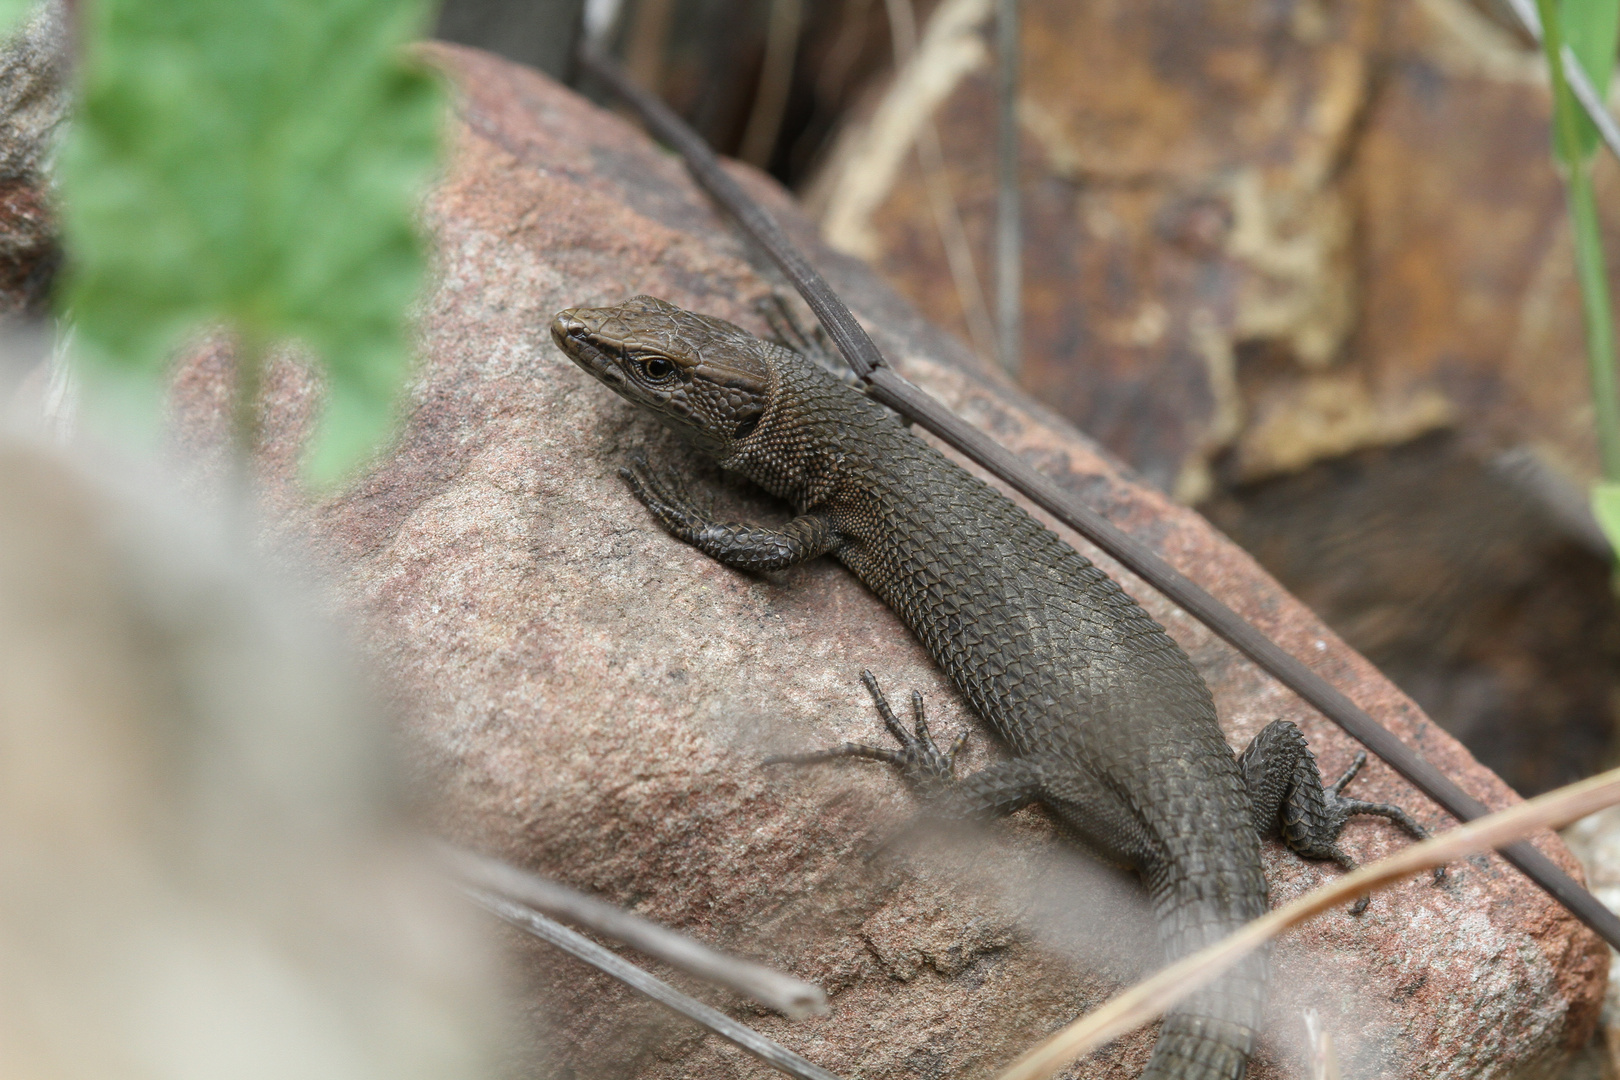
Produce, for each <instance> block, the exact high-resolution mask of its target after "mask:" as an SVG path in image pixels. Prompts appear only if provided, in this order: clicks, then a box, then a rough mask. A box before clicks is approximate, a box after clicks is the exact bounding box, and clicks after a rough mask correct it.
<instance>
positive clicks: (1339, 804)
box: [1238, 720, 1444, 914]
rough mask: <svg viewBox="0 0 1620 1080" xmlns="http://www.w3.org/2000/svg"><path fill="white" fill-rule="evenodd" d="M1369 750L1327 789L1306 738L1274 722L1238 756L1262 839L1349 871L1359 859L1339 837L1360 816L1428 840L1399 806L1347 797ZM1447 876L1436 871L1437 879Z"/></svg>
mask: <svg viewBox="0 0 1620 1080" xmlns="http://www.w3.org/2000/svg"><path fill="white" fill-rule="evenodd" d="M1366 761H1367V754H1366V752H1365V751H1363V752H1361V753H1359V754H1357V755H1356V759H1355V761H1353V762H1352V763H1351V764H1350V767H1349V768H1348V769H1346V770H1345V773H1344V775H1343V776H1341V777H1339V779H1337V780H1336V781H1334V782H1333V783H1331V784H1323V782H1322V774H1321V773H1320V772H1319V771H1318V770H1317V767H1316V756H1315V755H1314V754H1312V753H1311V749H1310V747H1309V746H1308V745H1306V742H1305V735H1304V733H1303V732H1301V731H1300V730H1299V728H1298V727H1296V726H1294V725H1293V724H1291V723H1289V722H1288V721H1287V720H1274V721H1272V722H1271V723H1270V724H1268V725H1266V728H1265V730H1263V731H1261V732H1260V734H1258V735H1256V736H1255V737H1254V741H1253V742H1251V743H1249V745H1248V746H1247V747H1246V748H1245V749H1244V751H1243V753H1242V754H1240V755H1238V767H1239V768H1241V769H1242V770H1243V781H1244V784H1245V785H1246V786H1247V787H1248V789H1249V799H1250V801H1251V802H1252V803H1253V805H1254V827H1255V830H1256V831H1257V832H1259V833H1260V835H1262V836H1267V835H1271V834H1273V833H1275V834H1279V835H1280V836H1281V837H1282V840H1283V842H1284V843H1285V844H1287V845H1288V847H1289V848H1290V849H1291V850H1293V851H1294V852H1296V853H1298V854H1300V855H1303V856H1305V857H1306V858H1308V859H1332V860H1333V861H1334V862H1336V863H1338V864H1339V865H1340V866H1342V867H1344V868H1345V869H1346V870H1354V869H1355V866H1356V864H1355V860H1353V859H1352V858H1350V856H1349V855H1348V854H1346V853H1345V851H1344V849H1342V848H1340V847H1339V844H1338V840H1339V833H1340V832H1341V831H1342V830H1343V829H1344V825H1345V822H1346V821H1348V820H1349V819H1350V818H1351V817H1353V816H1354V815H1356V814H1371V815H1374V816H1377V817H1382V818H1387V819H1388V820H1390V821H1392V822H1394V823H1395V824H1396V825H1398V826H1400V827H1401V828H1402V829H1404V830H1405V831H1406V832H1407V833H1408V834H1409V835H1410V836H1412V837H1413V838H1414V839H1417V840H1425V839H1427V838H1428V835H1429V834H1428V832H1427V831H1425V830H1424V828H1423V826H1421V825H1419V824H1418V823H1417V822H1416V821H1414V820H1413V819H1412V816H1411V815H1410V814H1408V813H1407V812H1406V811H1405V810H1402V809H1401V808H1400V807H1398V806H1394V805H1391V804H1389V803H1375V802H1365V801H1363V800H1361V799H1349V798H1345V797H1344V795H1343V794H1342V792H1343V791H1344V788H1345V785H1347V784H1348V783H1350V781H1351V780H1353V779H1355V775H1356V773H1358V772H1360V771H1361V767H1362V765H1364V764H1366ZM1443 874H1444V870H1443V868H1437V869H1436V870H1435V878H1436V879H1439V878H1440V877H1441V876H1442V875H1443ZM1366 907H1367V898H1366V897H1362V898H1361V899H1359V900H1357V901H1356V903H1355V905H1354V906H1353V907H1352V908H1351V909H1350V910H1351V912H1352V913H1354V914H1360V913H1361V912H1362V911H1364V910H1366Z"/></svg>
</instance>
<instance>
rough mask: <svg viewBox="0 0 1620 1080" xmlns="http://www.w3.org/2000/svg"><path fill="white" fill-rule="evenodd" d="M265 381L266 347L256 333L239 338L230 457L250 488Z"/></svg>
mask: <svg viewBox="0 0 1620 1080" xmlns="http://www.w3.org/2000/svg"><path fill="white" fill-rule="evenodd" d="M263 383H264V348H263V345H262V344H261V342H260V340H259V338H258V337H257V336H255V335H252V334H249V333H246V332H245V331H244V332H242V333H241V334H240V335H239V336H238V337H237V340H236V400H235V401H233V402H232V403H231V457H232V459H233V460H234V462H235V466H234V468H235V470H236V473H237V479H238V481H240V482H241V485H242V489H243V490H244V491H246V490H247V484H248V481H250V480H251V478H252V475H253V454H254V452H255V451H256V450H258V448H259V434H260V432H259V390H260V388H261V386H262V385H263Z"/></svg>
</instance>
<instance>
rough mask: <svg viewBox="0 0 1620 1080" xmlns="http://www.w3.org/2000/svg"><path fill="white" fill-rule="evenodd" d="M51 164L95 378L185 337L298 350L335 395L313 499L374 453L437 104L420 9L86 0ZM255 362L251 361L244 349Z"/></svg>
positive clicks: (420, 1) (161, 360) (145, 365)
mask: <svg viewBox="0 0 1620 1080" xmlns="http://www.w3.org/2000/svg"><path fill="white" fill-rule="evenodd" d="M78 10H79V11H80V13H81V15H82V17H83V19H84V24H83V31H82V34H83V36H82V41H83V55H84V74H83V91H82V98H81V107H80V112H79V116H78V121H77V123H76V124H75V125H74V130H73V132H72V134H71V136H70V138H69V140H68V142H67V144H66V145H65V146H64V148H63V153H62V160H61V168H60V176H61V187H62V201H63V215H62V217H63V231H64V234H65V237H66V240H67V246H68V251H69V256H70V260H69V261H70V277H69V286H68V289H67V292H66V295H67V303H68V307H69V310H70V314H71V316H72V318H73V320H74V323H75V325H76V327H77V330H78V333H79V335H80V339H81V341H82V343H83V344H84V346H85V347H86V353H87V355H88V359H89V360H90V366H89V369H88V370H87V376H88V378H89V380H91V381H93V380H95V378H96V377H97V376H98V374H99V373H102V372H105V371H108V370H110V369H112V368H117V369H119V370H120V372H121V373H122V376H123V381H126V382H127V381H129V380H130V379H131V378H134V379H142V378H144V379H147V380H150V381H156V380H159V379H161V377H162V370H163V367H164V364H165V361H166V360H167V359H168V357H169V355H170V354H171V352H172V351H173V349H174V348H175V346H176V345H177V344H178V342H179V341H180V339H181V338H182V337H183V336H184V335H185V334H187V333H191V332H195V330H196V329H197V328H198V327H201V326H207V325H217V324H220V323H224V324H226V325H229V326H231V327H234V328H235V330H236V331H237V332H238V333H239V335H240V336H241V337H242V338H243V339H245V340H247V341H250V342H255V343H262V344H264V345H269V344H272V343H274V342H276V341H278V340H285V339H289V338H290V339H297V340H299V341H301V342H303V343H304V344H305V345H307V346H308V347H310V348H311V349H312V350H313V351H314V352H315V353H316V354H317V355H318V356H319V357H320V359H321V361H322V363H323V365H324V368H325V371H326V375H327V383H328V385H329V386H330V387H331V388H332V393H331V395H330V398H331V406H330V407H329V409H328V410H327V415H326V416H325V417H324V418H323V420H322V422H321V424H320V430H319V434H318V436H317V441H316V445H315V447H314V450H313V454H312V456H311V461H312V462H313V463H314V465H313V469H314V472H315V474H316V478H318V479H326V480H330V479H333V478H335V477H337V476H338V475H340V474H341V473H343V472H344V471H345V470H347V469H349V468H352V467H353V466H354V465H355V464H356V463H357V462H358V461H360V460H361V459H362V458H364V457H365V456H366V455H367V453H369V452H370V451H371V450H372V449H373V448H374V447H375V446H376V445H377V443H378V442H379V441H380V440H381V439H382V438H383V437H384V436H385V435H386V433H387V430H388V426H389V418H390V417H391V416H392V414H393V409H394V400H395V398H396V396H397V394H398V392H399V390H400V388H401V386H402V384H403V381H404V377H405V375H406V373H407V371H408V357H409V342H408V330H407V325H406V310H407V307H408V306H409V304H410V303H411V301H412V300H413V299H414V298H415V296H416V294H417V292H418V290H419V288H420V286H421V283H422V280H423V271H424V259H423V252H422V244H421V243H420V241H419V239H418V237H417V235H416V230H415V227H414V224H413V211H414V209H415V206H416V202H417V199H418V198H419V195H420V192H421V190H422V188H423V186H424V184H425V183H426V181H427V180H428V178H429V176H430V175H431V172H432V170H433V167H434V163H435V160H436V151H437V142H438V134H439V129H440V113H441V107H442V97H441V94H440V92H439V89H438V87H437V85H436V83H435V82H434V81H433V80H432V79H431V78H430V76H428V75H427V74H426V73H425V72H424V71H422V70H420V68H419V67H418V66H416V65H414V64H413V63H412V62H410V60H409V59H408V58H407V57H406V56H405V55H404V52H403V48H404V46H405V44H406V43H407V42H409V41H410V40H412V39H413V38H415V37H417V36H418V35H419V34H420V32H421V31H422V30H423V29H424V28H425V26H426V18H427V15H428V7H427V4H426V3H425V2H424V0H97V2H96V3H94V4H84V5H81V6H80V7H79V9H78ZM248 352H249V353H250V355H262V353H263V350H262V349H251V350H248Z"/></svg>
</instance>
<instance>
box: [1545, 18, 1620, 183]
mask: <svg viewBox="0 0 1620 1080" xmlns="http://www.w3.org/2000/svg"><path fill="white" fill-rule="evenodd" d="M1558 11H1559V21H1560V22H1561V23H1562V24H1563V29H1564V40H1565V41H1566V42H1567V43H1568V44H1569V47H1570V49H1571V50H1573V51H1574V53H1575V57H1576V59H1578V60H1580V62H1581V67H1583V68H1585V69H1586V75H1587V78H1589V79H1591V80H1592V85H1593V86H1594V87H1596V89H1597V92H1598V96H1599V97H1602V98H1606V97H1607V95H1608V90H1609V80H1610V78H1611V77H1612V76H1613V75H1614V61H1615V49H1616V46H1617V45H1620V0H1559V4H1558ZM1577 127H1578V128H1579V136H1578V138H1579V145H1580V152H1581V156H1582V157H1583V158H1585V157H1590V156H1591V154H1592V151H1594V150H1596V149H1597V145H1598V131H1597V127H1596V126H1594V125H1593V123H1592V121H1590V120H1588V119H1587V118H1586V113H1585V111H1584V110H1583V111H1582V112H1581V114H1580V119H1579V120H1578V122H1577Z"/></svg>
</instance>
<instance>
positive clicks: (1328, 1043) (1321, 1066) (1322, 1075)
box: [1305, 1009, 1339, 1080]
mask: <svg viewBox="0 0 1620 1080" xmlns="http://www.w3.org/2000/svg"><path fill="white" fill-rule="evenodd" d="M1305 1038H1306V1040H1307V1041H1308V1042H1309V1043H1310V1057H1309V1062H1310V1069H1311V1080H1339V1055H1338V1054H1337V1053H1335V1052H1334V1050H1333V1036H1332V1035H1331V1034H1329V1033H1328V1029H1327V1028H1326V1027H1325V1026H1324V1025H1323V1023H1322V1014H1321V1013H1319V1012H1317V1011H1316V1010H1315V1009H1306V1010H1305Z"/></svg>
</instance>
